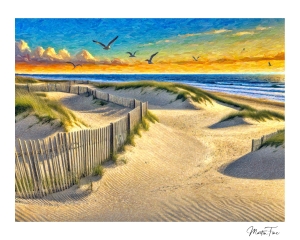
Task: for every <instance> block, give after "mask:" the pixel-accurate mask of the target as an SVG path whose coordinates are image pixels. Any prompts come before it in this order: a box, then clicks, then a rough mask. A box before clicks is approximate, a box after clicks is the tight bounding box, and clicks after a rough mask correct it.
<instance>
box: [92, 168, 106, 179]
mask: <svg viewBox="0 0 300 240" xmlns="http://www.w3.org/2000/svg"><path fill="white" fill-rule="evenodd" d="M103 174H104V168H103V166H102V165H97V166H95V167H94V168H93V175H94V176H99V177H102V176H103Z"/></svg>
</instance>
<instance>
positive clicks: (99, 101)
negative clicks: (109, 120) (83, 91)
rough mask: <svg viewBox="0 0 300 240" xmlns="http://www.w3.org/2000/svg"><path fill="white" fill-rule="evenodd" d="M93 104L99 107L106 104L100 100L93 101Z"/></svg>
mask: <svg viewBox="0 0 300 240" xmlns="http://www.w3.org/2000/svg"><path fill="white" fill-rule="evenodd" d="M93 103H94V104H97V105H100V106H104V105H107V104H108V102H106V101H103V100H100V99H95V100H94V102H93Z"/></svg>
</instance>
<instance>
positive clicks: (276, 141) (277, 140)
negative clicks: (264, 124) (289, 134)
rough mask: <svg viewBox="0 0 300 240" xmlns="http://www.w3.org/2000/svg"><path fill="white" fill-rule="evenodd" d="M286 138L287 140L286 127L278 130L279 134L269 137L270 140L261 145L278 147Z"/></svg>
mask: <svg viewBox="0 0 300 240" xmlns="http://www.w3.org/2000/svg"><path fill="white" fill-rule="evenodd" d="M284 140H285V129H282V130H280V131H278V132H277V134H275V135H274V136H272V137H271V138H269V139H268V140H266V141H265V142H264V143H263V144H262V145H261V146H260V148H262V147H267V146H271V147H272V146H275V147H278V146H280V145H283V144H284Z"/></svg>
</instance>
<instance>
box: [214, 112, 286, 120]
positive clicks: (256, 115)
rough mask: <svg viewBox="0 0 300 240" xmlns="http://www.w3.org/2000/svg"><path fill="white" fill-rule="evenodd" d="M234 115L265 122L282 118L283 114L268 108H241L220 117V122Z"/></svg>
mask: <svg viewBox="0 0 300 240" xmlns="http://www.w3.org/2000/svg"><path fill="white" fill-rule="evenodd" d="M235 117H242V118H251V119H253V120H255V121H257V122H265V121H266V120H284V115H283V114H281V113H277V112H274V111H268V110H243V111H237V112H233V113H230V114H229V115H227V116H225V117H224V118H222V119H221V121H220V122H224V121H226V120H230V119H233V118H235Z"/></svg>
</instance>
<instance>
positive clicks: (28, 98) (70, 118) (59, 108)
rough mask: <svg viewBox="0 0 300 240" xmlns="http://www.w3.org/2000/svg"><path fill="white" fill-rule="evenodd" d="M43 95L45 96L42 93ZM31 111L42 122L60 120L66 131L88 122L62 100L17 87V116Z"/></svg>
mask: <svg viewBox="0 0 300 240" xmlns="http://www.w3.org/2000/svg"><path fill="white" fill-rule="evenodd" d="M42 96H44V95H43V94H42ZM26 111H28V112H30V113H32V114H34V115H35V116H36V117H37V118H38V119H39V121H40V122H42V123H46V122H51V121H53V120H56V119H57V120H58V121H59V122H60V124H61V126H63V127H64V129H65V131H69V129H70V128H71V127H73V126H74V125H78V124H83V125H85V126H86V124H85V123H84V122H83V121H81V120H79V119H77V117H76V116H75V115H74V114H73V112H72V111H71V110H69V109H68V108H66V107H64V106H63V105H62V104H61V103H60V102H58V101H54V100H49V99H46V98H43V97H41V95H40V94H36V93H31V92H27V91H26V90H22V89H16V94H15V116H17V115H19V114H21V113H23V112H26Z"/></svg>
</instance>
